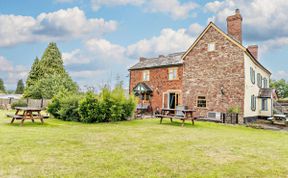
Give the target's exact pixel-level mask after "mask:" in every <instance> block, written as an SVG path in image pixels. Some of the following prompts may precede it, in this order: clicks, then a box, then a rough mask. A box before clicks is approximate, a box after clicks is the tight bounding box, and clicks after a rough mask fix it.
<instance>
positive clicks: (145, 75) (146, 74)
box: [143, 70, 150, 81]
mask: <svg viewBox="0 0 288 178" xmlns="http://www.w3.org/2000/svg"><path fill="white" fill-rule="evenodd" d="M149 80H150V71H149V70H144V71H143V81H149Z"/></svg>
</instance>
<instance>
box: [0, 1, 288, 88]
mask: <svg viewBox="0 0 288 178" xmlns="http://www.w3.org/2000/svg"><path fill="white" fill-rule="evenodd" d="M237 8H238V9H240V12H241V14H242V16H243V40H244V41H243V44H244V45H245V46H248V45H254V44H257V45H259V53H260V54H259V56H260V58H259V60H260V62H261V63H262V64H263V65H264V66H265V67H266V68H267V69H269V70H270V71H271V72H272V78H273V79H281V78H284V79H288V63H287V62H286V59H287V56H288V23H287V21H288V14H287V9H288V2H287V1H286V0H273V1H271V0H250V1H247V0H218V1H213V0H41V1H39V0H21V1H19V0H0V78H2V79H3V80H4V82H5V86H6V88H8V89H15V88H16V84H17V81H18V80H19V79H24V80H25V79H26V77H27V74H28V72H29V70H30V68H31V65H32V63H33V61H34V59H35V58H36V56H38V57H39V58H41V57H42V54H43V52H44V50H45V48H46V47H47V45H48V43H49V42H56V43H57V46H58V48H59V49H60V51H61V52H62V57H63V60H64V65H65V68H66V69H67V71H68V72H69V74H70V76H71V77H72V78H73V79H74V80H75V81H76V82H77V83H78V84H79V86H80V87H81V88H86V87H99V86H101V85H103V84H105V83H109V84H113V83H115V82H116V81H118V80H123V81H124V84H125V86H126V87H127V86H128V82H129V77H128V75H129V72H128V68H129V67H131V66H132V65H134V64H135V63H137V62H138V60H139V58H140V57H157V56H159V55H167V54H170V53H175V52H183V51H185V50H187V49H188V48H189V46H190V45H192V43H193V42H194V40H195V39H196V38H197V37H198V36H199V34H200V33H201V32H202V30H203V29H204V28H205V27H206V26H207V25H208V23H209V22H210V21H213V22H214V23H215V24H216V25H217V26H219V27H220V28H221V29H222V30H223V31H225V32H226V17H227V16H229V15H233V14H234V12H235V9H237Z"/></svg>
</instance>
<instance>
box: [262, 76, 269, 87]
mask: <svg viewBox="0 0 288 178" xmlns="http://www.w3.org/2000/svg"><path fill="white" fill-rule="evenodd" d="M263 87H264V88H268V81H267V78H264V79H263Z"/></svg>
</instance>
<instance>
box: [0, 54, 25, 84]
mask: <svg viewBox="0 0 288 178" xmlns="http://www.w3.org/2000/svg"><path fill="white" fill-rule="evenodd" d="M28 72H29V69H28V68H27V67H25V66H22V65H16V66H13V64H11V63H10V62H9V60H7V59H6V58H5V57H3V56H0V75H1V78H2V79H3V80H4V83H5V85H6V86H7V85H8V86H11V85H16V83H17V81H18V80H20V79H23V80H25V79H26V78H27V75H28Z"/></svg>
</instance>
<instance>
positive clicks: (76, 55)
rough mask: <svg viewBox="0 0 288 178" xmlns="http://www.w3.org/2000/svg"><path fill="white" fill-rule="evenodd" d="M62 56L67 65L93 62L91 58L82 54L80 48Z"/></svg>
mask: <svg viewBox="0 0 288 178" xmlns="http://www.w3.org/2000/svg"><path fill="white" fill-rule="evenodd" d="M62 58H63V61H64V64H65V65H72V64H88V63H90V62H91V59H90V58H89V57H87V56H85V55H84V54H82V52H81V50H80V49H75V50H73V51H71V52H65V53H62Z"/></svg>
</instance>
